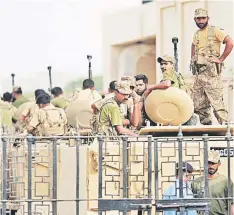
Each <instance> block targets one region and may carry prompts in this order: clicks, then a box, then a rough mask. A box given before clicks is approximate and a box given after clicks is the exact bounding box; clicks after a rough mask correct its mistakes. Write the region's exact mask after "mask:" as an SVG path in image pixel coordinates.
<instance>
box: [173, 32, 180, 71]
mask: <svg viewBox="0 0 234 215" xmlns="http://www.w3.org/2000/svg"><path fill="white" fill-rule="evenodd" d="M178 41H179V40H178V38H177V37H173V38H172V43H173V44H174V58H175V60H176V63H175V70H176V73H178V53H177V43H178Z"/></svg>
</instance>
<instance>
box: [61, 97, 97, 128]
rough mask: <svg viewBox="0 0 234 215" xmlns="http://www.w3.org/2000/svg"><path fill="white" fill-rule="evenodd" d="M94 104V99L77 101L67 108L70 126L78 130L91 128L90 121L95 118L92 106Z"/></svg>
mask: <svg viewBox="0 0 234 215" xmlns="http://www.w3.org/2000/svg"><path fill="white" fill-rule="evenodd" d="M93 103H94V100H92V99H86V100H83V99H82V100H81V99H76V100H75V101H73V102H71V103H70V104H69V105H68V107H67V108H66V110H65V112H66V115H67V121H68V124H69V125H71V126H72V127H74V128H76V127H77V126H78V127H79V128H90V120H91V118H92V116H93V111H92V109H91V105H92V104H93Z"/></svg>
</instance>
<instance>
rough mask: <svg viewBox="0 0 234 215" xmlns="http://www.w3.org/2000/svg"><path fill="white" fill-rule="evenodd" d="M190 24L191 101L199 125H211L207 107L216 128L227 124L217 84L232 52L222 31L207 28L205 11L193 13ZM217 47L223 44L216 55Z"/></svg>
mask: <svg viewBox="0 0 234 215" xmlns="http://www.w3.org/2000/svg"><path fill="white" fill-rule="evenodd" d="M194 21H195V22H196V25H197V27H198V28H199V29H198V30H197V31H196V32H195V34H194V37H193V43H192V47H191V58H192V59H191V65H190V69H192V72H193V74H194V75H196V77H195V82H194V89H193V101H194V108H195V113H197V114H198V115H199V117H200V122H201V124H203V125H212V118H211V113H210V111H211V106H212V107H213V112H214V115H215V117H216V118H217V120H218V122H219V123H220V124H223V123H224V122H227V121H228V111H227V109H226V107H225V105H224V102H223V85H222V80H221V73H222V63H223V62H224V60H225V59H226V57H227V56H228V55H229V54H230V52H231V51H232V48H233V41H232V39H231V37H230V36H228V34H226V33H225V32H224V31H223V30H222V29H220V28H218V27H215V26H210V25H209V24H208V21H209V16H208V11H207V10H205V9H202V8H199V9H196V10H195V16H194ZM221 43H223V44H225V49H224V52H223V53H222V54H221V55H220V46H221Z"/></svg>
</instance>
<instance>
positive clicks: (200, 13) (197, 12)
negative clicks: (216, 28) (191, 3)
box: [194, 8, 208, 18]
mask: <svg viewBox="0 0 234 215" xmlns="http://www.w3.org/2000/svg"><path fill="white" fill-rule="evenodd" d="M207 16H208V11H207V10H206V9H203V8H198V9H196V10H195V14H194V17H195V18H198V17H207Z"/></svg>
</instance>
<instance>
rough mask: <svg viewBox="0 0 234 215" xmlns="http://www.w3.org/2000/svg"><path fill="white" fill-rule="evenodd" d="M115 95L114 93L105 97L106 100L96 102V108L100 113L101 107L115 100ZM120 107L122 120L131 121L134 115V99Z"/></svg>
mask: <svg viewBox="0 0 234 215" xmlns="http://www.w3.org/2000/svg"><path fill="white" fill-rule="evenodd" d="M114 97H115V94H114V93H109V94H107V95H106V96H105V98H104V99H101V100H99V101H97V102H95V106H96V108H97V109H98V110H99V111H100V108H101V106H102V105H103V104H104V103H105V102H106V101H107V100H109V99H110V98H114ZM119 107H120V113H121V117H122V119H129V120H130V117H131V115H132V113H133V100H132V98H129V99H128V101H127V103H122V104H120V105H119Z"/></svg>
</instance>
